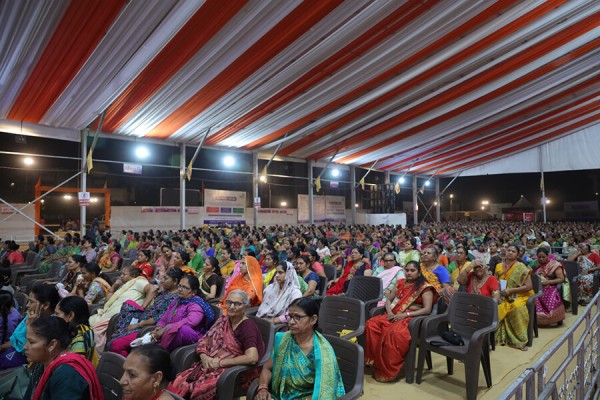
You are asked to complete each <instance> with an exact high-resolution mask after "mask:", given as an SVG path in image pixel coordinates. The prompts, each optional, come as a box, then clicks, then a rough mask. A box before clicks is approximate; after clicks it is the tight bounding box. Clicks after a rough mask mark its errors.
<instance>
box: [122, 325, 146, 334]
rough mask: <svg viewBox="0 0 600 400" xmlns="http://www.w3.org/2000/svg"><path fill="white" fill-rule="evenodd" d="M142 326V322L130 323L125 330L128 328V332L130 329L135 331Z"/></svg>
mask: <svg viewBox="0 0 600 400" xmlns="http://www.w3.org/2000/svg"><path fill="white" fill-rule="evenodd" d="M141 327H142V324H129V325H128V326H127V328H125V330H126V331H127V332H129V331H133V330H135V329H138V328H141Z"/></svg>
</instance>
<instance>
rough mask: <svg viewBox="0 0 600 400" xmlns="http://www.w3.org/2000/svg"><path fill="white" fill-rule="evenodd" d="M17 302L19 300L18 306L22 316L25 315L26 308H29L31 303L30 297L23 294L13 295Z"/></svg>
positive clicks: (16, 293)
mask: <svg viewBox="0 0 600 400" xmlns="http://www.w3.org/2000/svg"><path fill="white" fill-rule="evenodd" d="M13 297H14V298H15V300H17V304H18V305H19V312H20V313H21V315H25V307H26V306H27V302H28V301H29V296H27V295H26V294H25V293H23V292H15V294H14V295H13Z"/></svg>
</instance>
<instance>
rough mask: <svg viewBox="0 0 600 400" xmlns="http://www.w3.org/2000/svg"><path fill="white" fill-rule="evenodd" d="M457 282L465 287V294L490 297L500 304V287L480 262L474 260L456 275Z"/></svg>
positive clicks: (486, 267) (485, 266)
mask: <svg viewBox="0 0 600 400" xmlns="http://www.w3.org/2000/svg"><path fill="white" fill-rule="evenodd" d="M457 282H458V283H459V284H461V285H464V286H466V288H467V293H473V294H479V295H482V296H487V297H492V298H494V300H496V301H497V302H498V303H500V286H499V284H498V280H497V279H496V277H495V276H493V275H492V274H491V273H490V272H489V269H488V266H487V265H484V263H483V262H482V261H481V260H475V261H473V262H472V263H470V264H469V266H467V267H466V268H464V269H462V270H461V272H460V274H459V275H458V278H457Z"/></svg>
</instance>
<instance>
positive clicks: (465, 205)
mask: <svg viewBox="0 0 600 400" xmlns="http://www.w3.org/2000/svg"><path fill="white" fill-rule="evenodd" d="M15 138H16V136H15V135H11V134H5V133H0V143H2V144H1V145H0V151H2V152H16V153H30V154H52V155H55V156H62V157H78V156H79V153H80V150H79V144H78V143H74V142H66V141H59V140H52V139H45V138H37V137H30V136H27V137H25V138H26V143H17V141H16V140H15ZM91 141H92V140H91V138H90V139H89V144H91ZM137 145H138V143H136V142H133V141H124V140H115V139H100V140H99V141H98V144H97V147H96V149H95V151H94V169H93V170H92V173H91V174H90V175H89V176H88V187H99V188H101V187H103V186H104V185H105V183H106V184H107V186H108V188H109V189H117V188H118V189H121V191H120V195H118V196H114V198H113V201H112V205H140V206H141V205H148V206H156V205H160V189H161V188H167V189H169V188H170V189H172V190H170V191H169V190H167V191H166V192H164V193H163V197H164V198H163V205H177V204H178V197H177V194H176V193H177V189H178V187H179V148H178V147H175V146H167V145H155V144H150V145H147V147H148V149H149V150H150V152H151V156H150V157H149V158H148V159H147V160H145V161H140V160H137V159H135V157H134V156H133V149H134V148H135V147H136V146H137ZM194 151H195V148H193V147H188V149H187V161H189V160H190V159H191V157H192V155H193V153H194ZM0 154H1V157H0V171H1V174H2V178H0V196H1V197H2V198H3V199H5V200H7V201H9V202H28V201H31V200H32V199H33V185H34V184H35V183H36V181H37V179H38V178H40V177H41V180H42V184H44V185H56V184H58V183H59V182H61V181H63V180H64V179H67V178H68V177H70V176H72V175H73V174H75V173H76V172H77V171H78V170H79V164H80V161H78V160H69V159H51V158H44V157H34V158H35V164H34V165H33V166H30V167H26V166H25V165H24V164H23V156H22V155H10V154H6V153H0ZM227 154H235V156H236V160H237V163H236V165H235V166H234V167H232V168H230V170H232V171H238V172H246V173H230V172H226V171H220V172H210V171H194V173H193V177H192V181H191V182H189V183H188V185H187V188H188V189H191V190H195V191H197V192H198V193H199V191H200V190H201V189H202V187H204V188H207V189H229V190H240V191H246V192H248V193H250V194H252V175H251V174H248V173H247V172H252V155H251V154H249V153H230V152H228V151H227V150H221V149H218V150H217V149H203V150H202V151H201V152H200V155H199V157H198V159H197V160H196V162H195V164H194V167H195V168H206V169H225V167H224V166H223V162H222V161H223V158H224V157H225V155H227ZM103 159H104V160H116V161H119V163H106V162H102V161H100V160H103ZM122 162H132V163H144V162H145V163H149V164H159V165H163V166H171V167H173V168H168V167H152V166H148V165H145V166H144V167H143V174H142V175H141V176H137V175H129V174H125V173H123V166H122ZM265 164H266V160H260V161H259V168H260V169H262V167H263V166H264V165H265ZM319 172H320V170H319V169H317V168H315V171H314V176H315V177H316V176H317V174H318V173H319ZM363 173H364V170H363V172H358V171H357V180H358V179H360V177H361V176H362V174H363ZM269 174H277V175H285V176H300V177H305V176H307V165H306V164H303V163H288V162H273V163H272V164H271V166H270V167H269ZM407 178H408V177H407ZM322 179H323V190H322V192H321V193H320V194H323V193H325V194H330V195H339V196H346V198H347V204H346V205H347V208H349V207H350V184H349V183H346V182H344V181H349V180H350V178H349V174H348V172H347V171H342V175H341V176H340V177H339V178H337V179H338V180H339V182H340V183H339V187H338V188H337V189H335V188H330V185H329V182H328V181H327V179H332V178H331V177H330V175H329V172H327V173H326V174H324V176H323V178H322ZM383 179H384V178H383V173H382V172H372V173H371V174H369V176H368V177H367V179H366V181H367V183H374V184H380V183H383ZM450 181H451V178H443V179H441V180H440V190H441V189H443V188H444V187H445V186H446V185H447V184H448V183H449V182H450ZM76 182H77V183H78V181H77V180H74V181H72V182H71V185H70V186H71V187H74V186H76ZM422 182H423V181H422V180H419V183H418V186H419V187H421V185H422ZM539 184H540V175H539V174H530V173H528V174H510V175H489V176H479V177H464V178H461V177H459V178H458V179H456V180H455V181H454V183H453V184H452V185H451V187H450V188H449V189H448V190H447V191H446V196H445V198H443V199H442V210H449V198H448V195H449V194H450V193H452V194H453V195H454V200H453V204H454V210H459V209H462V210H476V209H479V207H480V205H481V201H482V200H484V199H485V200H488V201H490V203H515V202H516V201H518V200H519V198H520V197H521V195H523V196H525V197H526V198H527V199H528V200H529V201H530V202H532V203H533V204H534V206H536V207H538V206H539V205H540V199H541V193H540V188H539ZM545 187H546V196H547V197H548V198H549V199H550V200H551V204H550V205H549V207H550V208H557V209H562V206H563V202H565V201H590V200H598V196H597V194H596V193H598V192H600V170H585V171H567V172H551V173H546V174H545ZM430 188H431V189H430V190H427V191H426V192H425V195H424V196H423V198H424V201H425V203H427V204H430V203H432V202H433V201H434V197H435V195H434V191H433V185H432V186H431V187H430ZM307 192H308V187H307V180H306V179H303V178H290V177H279V178H278V177H269V183H268V184H261V185H260V189H259V195H260V197H261V198H262V201H263V203H262V205H263V207H269V206H271V207H279V206H280V203H281V201H286V202H287V206H288V207H292V208H295V207H296V206H297V195H298V194H306V193H307ZM368 196H369V194H368V193H367V192H362V191H361V190H359V191H358V194H357V198H358V200H357V201H358V202H359V203H360V204H361V207H367V206H368V204H369V203H368V201H367V200H366V199H367V198H368ZM248 199H249V202H251V201H252V196H251V195H250V196H248ZM411 199H412V195H411V183H410V180H409V179H407V182H406V183H404V184H403V185H402V190H401V193H400V195H398V196H396V204H397V209H398V208H401V205H402V202H408V201H411ZM269 200H270V203H269ZM190 201H192V202H195V203H196V204H193V203H192V204H190V203H188V204H189V205H198V204H197V203H198V197H197V196H196V197H194V195H193V194H190V196H189V197H188V202H190ZM166 203H174V204H166ZM248 206H249V207H250V206H251V204H248ZM71 209H72V210H71ZM77 210H78V209H77V207H76V203H73V205H72V206H69V207H65V203H64V201H63V200H62V198H61V196H58V195H57V196H54V197H53V198H50V196H49V198H48V201H47V202H46V204H45V208H44V212H45V213H46V214H47V215H46V217H48V216H50V215H54V214H60V216H61V217H66V216H76V215H77V214H78V211H77ZM71 211H72V212H71ZM101 211H102V206H101V205H100V204H98V205H97V206H96V210H94V208H93V207H92V208H90V213H91V214H92V215H94V214H99V213H101Z"/></svg>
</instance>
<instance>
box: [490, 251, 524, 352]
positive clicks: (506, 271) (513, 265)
mask: <svg viewBox="0 0 600 400" xmlns="http://www.w3.org/2000/svg"><path fill="white" fill-rule="evenodd" d="M518 256H519V248H518V247H517V246H516V245H509V246H508V248H507V249H506V258H505V259H504V261H503V262H502V263H500V264H498V265H496V278H497V279H498V280H499V281H500V283H501V285H500V288H501V289H502V287H503V286H504V285H503V281H504V282H505V284H506V288H505V289H504V290H502V291H501V292H500V295H501V296H502V302H501V303H500V305H499V306H498V321H499V323H498V330H497V331H496V342H498V343H499V344H500V345H502V346H504V345H509V346H511V347H514V348H517V349H520V350H523V351H525V350H527V326H528V325H529V312H528V311H527V299H528V298H529V296H531V295H533V290H531V289H532V283H531V277H530V276H529V274H530V272H531V271H530V269H529V268H528V267H527V266H525V264H523V263H522V262H520V261H519V260H518V259H517V258H518Z"/></svg>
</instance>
